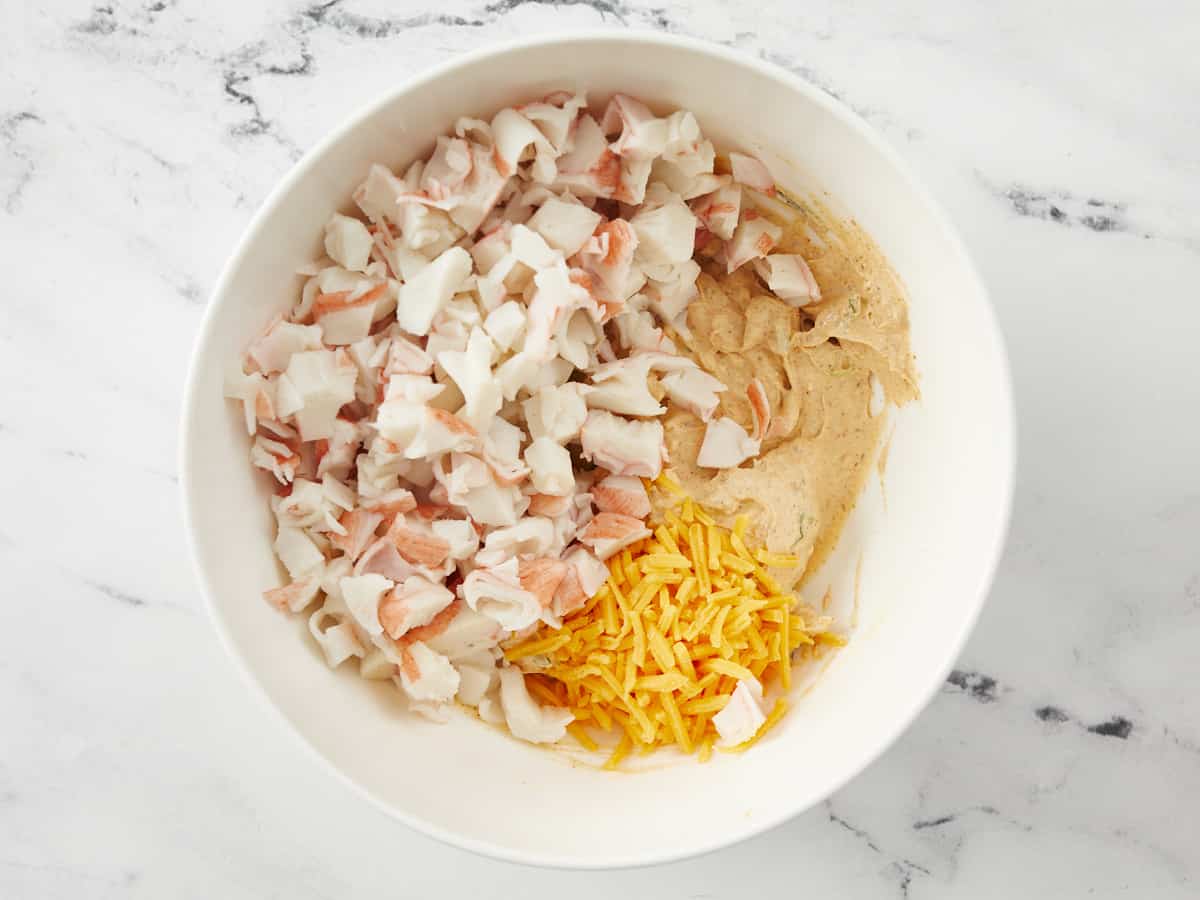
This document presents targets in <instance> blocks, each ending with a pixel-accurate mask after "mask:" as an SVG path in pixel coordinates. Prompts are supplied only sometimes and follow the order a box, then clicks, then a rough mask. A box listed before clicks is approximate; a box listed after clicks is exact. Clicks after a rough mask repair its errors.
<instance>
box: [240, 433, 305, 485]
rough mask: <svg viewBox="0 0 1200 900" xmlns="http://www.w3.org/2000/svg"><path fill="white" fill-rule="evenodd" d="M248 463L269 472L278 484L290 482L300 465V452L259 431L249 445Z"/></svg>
mask: <svg viewBox="0 0 1200 900" xmlns="http://www.w3.org/2000/svg"><path fill="white" fill-rule="evenodd" d="M250 463H251V464H252V465H254V466H256V467H257V468H260V469H265V470H266V471H268V472H270V473H271V474H272V475H274V476H275V480H276V481H278V482H279V483H280V484H291V483H292V481H293V480H294V479H295V477H296V472H297V471H298V469H299V467H300V454H299V453H297V452H296V451H295V450H294V449H293V448H292V447H290V446H288V445H287V444H285V443H283V442H282V441H277V440H274V439H272V438H269V437H267V436H266V435H265V434H261V433H260V434H256V435H255V436H254V443H253V444H251V445H250Z"/></svg>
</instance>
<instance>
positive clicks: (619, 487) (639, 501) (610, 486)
mask: <svg viewBox="0 0 1200 900" xmlns="http://www.w3.org/2000/svg"><path fill="white" fill-rule="evenodd" d="M592 502H593V503H595V504H596V509H598V510H600V512H613V513H620V514H621V515H623V516H631V517H633V518H635V519H644V518H646V516H648V515H650V497H649V496H648V495H647V494H646V487H645V485H643V484H642V481H641V479H640V478H634V477H632V476H630V475H609V476H608V477H607V478H604V479H602V480H601V481H598V482H597V483H596V484H594V485H592Z"/></svg>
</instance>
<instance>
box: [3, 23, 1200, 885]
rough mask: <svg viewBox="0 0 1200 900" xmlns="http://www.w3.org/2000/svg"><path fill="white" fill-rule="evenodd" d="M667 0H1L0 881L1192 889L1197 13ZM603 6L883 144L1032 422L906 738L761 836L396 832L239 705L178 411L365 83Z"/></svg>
mask: <svg viewBox="0 0 1200 900" xmlns="http://www.w3.org/2000/svg"><path fill="white" fill-rule="evenodd" d="M656 2H657V3H658V4H660V5H654V6H648V5H644V4H641V3H634V2H629V0H563V2H558V3H550V2H536V0H494V2H488V0H446V2H443V3H432V2H422V0H408V2H400V0H397V2H384V0H324V2H320V3H316V4H313V5H305V3H304V2H303V0H291V2H286V0H275V2H264V3H247V2H235V0H204V2H200V0H180V2H173V0H158V2H133V0H122V2H111V3H106V4H104V5H98V6H89V5H88V4H87V3H86V2H44V3H37V4H32V3H28V4H26V3H17V2H15V0H14V2H11V3H8V4H6V11H5V14H4V21H5V27H4V28H3V29H2V30H0V49H2V51H3V58H4V60H5V63H4V77H3V78H2V79H0V247H3V259H4V261H5V265H4V274H5V285H4V291H3V294H4V296H3V299H2V300H0V348H2V350H3V352H2V353H0V385H3V387H2V388H0V496H2V497H3V499H4V505H5V514H4V515H3V516H2V517H0V560H2V561H3V566H2V570H3V572H4V578H3V584H4V587H3V590H2V593H3V596H4V600H3V603H2V605H0V610H2V612H0V620H2V621H3V626H2V627H0V710H2V711H3V714H4V722H5V725H4V727H3V728H0V896H3V897H6V898H8V897H11V898H50V897H63V898H83V897H87V898H91V897H154V898H157V897H204V898H209V897H221V898H223V900H233V898H242V897H245V898H251V897H265V896H279V897H288V898H310V897H311V898H317V897H330V898H340V897H346V896H351V895H356V896H413V897H423V896H429V895H432V894H433V892H434V891H435V890H436V891H438V893H439V894H440V895H445V896H451V897H473V896H499V895H509V896H533V895H536V896H550V895H551V894H552V892H556V893H559V894H565V893H566V892H568V891H569V892H570V895H571V896H573V897H577V898H581V900H585V898H593V897H594V898H608V897H611V896H613V895H632V896H653V897H656V898H685V897H687V898H717V897H735V896H736V897H741V896H744V895H746V894H747V893H749V892H750V891H754V892H755V893H762V894H767V893H769V894H770V895H772V896H785V897H792V896H801V895H804V896H816V897H820V896H836V897H840V898H868V897H871V898H873V897H905V898H911V900H925V898H943V897H1000V896H1005V897H1007V896H1035V897H1036V896H1054V897H1082V896H1088V897H1109V896H1117V895H1120V896H1126V895H1128V896H1133V897H1155V898H1172V897H1185V896H1187V897H1194V896H1197V894H1198V893H1200V812H1198V804H1197V800H1198V799H1200V709H1198V706H1197V701H1196V697H1197V688H1196V686H1197V684H1200V652H1197V650H1196V646H1197V641H1198V639H1200V474H1198V472H1200V469H1198V468H1197V462H1198V461H1200V424H1198V423H1197V419H1196V415H1197V412H1198V411H1200V388H1198V385H1200V380H1198V379H1197V366H1196V361H1197V359H1198V358H1200V354H1198V351H1197V346H1198V343H1200V342H1198V340H1197V339H1198V338H1200V304H1198V303H1197V292H1196V285H1197V284H1200V212H1198V210H1200V164H1198V163H1197V154H1196V148H1197V147H1198V146H1200V118H1198V117H1197V115H1196V110H1195V98H1196V97H1197V96H1200V57H1198V56H1197V54H1196V52H1195V48H1196V46H1198V45H1200V16H1198V14H1197V13H1196V11H1195V10H1194V9H1189V8H1188V7H1187V6H1186V5H1185V4H1170V3H1162V4H1154V3H1151V4H1134V3H1133V2H1125V3H1118V4H1107V5H1103V4H1101V5H1097V4H1091V3H1089V4H1083V3H1074V2H1068V3H1059V4H1048V3H1045V2H1033V0H1021V2H1016V3H1009V4H1002V5H995V4H983V3H973V4H964V3H959V2H954V0H926V2H920V3H905V4H893V3H885V2H871V3H856V4H846V3H842V2H835V0H814V2H809V3H804V4H795V3H791V2H787V0H764V2H760V3H758V4H727V3H723V2H719V0H656ZM1150 7H1156V8H1157V9H1152V8H1150ZM596 26H602V27H612V28H625V27H630V28H635V27H636V28H653V29H663V30H666V31H671V32H678V33H686V34H692V35H696V36H699V37H703V38H708V39H711V40H717V41H721V42H724V43H728V44H731V45H733V46H736V47H739V48H742V49H743V50H745V51H746V52H747V53H751V54H756V55H760V56H762V57H764V58H767V59H770V60H772V61H775V62H777V63H779V64H781V65H783V66H785V67H787V68H789V69H792V70H793V71H796V72H798V73H800V74H802V75H803V76H804V77H806V78H808V79H810V80H811V81H813V82H814V83H816V84H817V85H819V86H820V87H822V88H824V89H825V90H827V91H828V92H830V93H831V94H833V95H835V96H837V97H839V98H841V99H842V100H843V101H845V102H846V103H848V104H849V105H850V106H852V107H853V108H854V109H856V110H857V111H859V112H860V113H861V114H862V115H863V116H865V117H866V118H867V119H868V120H869V121H870V122H871V123H872V124H873V125H874V126H875V127H876V128H878V129H879V130H880V131H882V132H883V134H884V135H885V136H886V137H887V138H888V139H889V140H890V141H891V142H892V143H893V144H894V145H895V146H896V147H898V148H899V150H900V152H901V153H902V154H903V155H904V156H905V157H906V158H907V159H908V160H909V161H910V162H911V163H912V165H913V166H914V167H915V168H916V169H917V171H918V173H919V174H920V175H921V176H922V177H923V178H924V179H925V180H926V182H927V183H928V184H929V185H930V186H931V188H932V189H933V192H934V193H935V194H936V195H937V197H938V198H939V199H940V200H941V201H942V202H943V203H944V204H945V205H946V207H947V208H948V209H949V211H950V213H951V215H952V216H953V218H954V219H955V220H956V222H957V223H958V225H959V226H960V228H961V229H962V231H963V233H964V235H965V237H966V240H967V243H968V245H969V246H970V249H971V251H972V252H973V253H974V255H975V258H976V260H977V261H978V263H979V265H980V268H981V269H982V271H983V274H984V276H985V277H986V279H987V281H988V282H989V284H990V286H991V288H992V291H993V296H994V298H995V303H996V305H997V308H998V312H999V317H1000V320H1001V323H1002V325H1003V328H1004V331H1005V334H1006V336H1007V339H1008V342H1009V348H1010V352H1011V355H1012V361H1013V369H1014V376H1015V381H1016V393H1017V401H1018V412H1019V420H1020V432H1021V433H1020V471H1019V477H1018V486H1017V495H1016V503H1015V511H1014V520H1013V528H1012V534H1011V539H1010V542H1009V546H1008V549H1007V552H1006V553H1005V555H1004V559H1003V562H1002V564H1001V567H1000V571H999V575H998V578H997V581H996V585H995V588H994V590H993V592H992V597H991V600H990V602H989V605H988V606H987V609H986V611H985V612H984V615H983V618H982V620H981V622H980V624H979V627H978V630H977V631H976V633H975V635H974V637H973V639H972V640H971V642H970V645H969V646H968V647H967V649H966V651H965V652H964V654H963V657H962V659H961V660H960V662H959V664H958V669H957V670H956V671H955V672H954V674H953V675H952V676H951V677H950V679H949V681H948V682H947V683H946V685H945V687H944V689H943V690H942V692H941V694H940V695H939V696H938V697H937V699H936V700H935V701H934V703H933V704H932V705H931V706H930V707H929V708H928V709H927V710H926V711H925V712H924V714H923V715H921V717H920V718H919V719H918V720H917V722H916V723H915V724H914V725H913V727H912V728H911V729H910V730H909V731H908V732H907V733H906V734H905V735H904V737H903V738H902V739H901V740H900V741H899V742H898V743H897V744H896V745H895V746H894V747H893V748H892V749H891V750H890V751H889V752H888V753H887V754H886V755H885V756H884V757H883V758H882V759H880V760H879V761H878V762H877V763H875V764H874V765H873V766H871V768H870V769H868V770H867V771H866V772H865V773H864V774H863V775H861V776H860V777H859V778H858V779H856V780H855V781H854V782H853V783H852V784H850V785H849V786H848V787H847V788H845V789H844V790H842V791H840V792H839V793H837V794H836V795H835V796H834V797H832V798H831V799H830V800H829V801H827V802H826V803H825V804H823V805H822V806H820V807H818V808H816V809H813V810H812V811H810V812H808V813H806V814H805V815H802V816H800V817H799V818H797V819H795V820H794V821H792V822H790V823H789V824H787V825H785V826H783V827H780V828H778V829H776V830H774V831H772V832H770V833H768V834H766V835H764V836H762V837H760V838H757V839H755V840H752V841H750V842H748V843H746V844H743V845H741V846H738V847H735V848H732V849H730V850H727V851H724V852H720V853H715V854H712V855H710V856H708V857H705V858H702V859H698V860H694V861H690V862H686V863H680V864H676V865H671V866H666V867H661V868H655V869H647V870H637V871H626V872H612V873H598V874H588V875H579V874H572V873H565V872H541V871H531V870H527V869H523V868H521V867H518V866H513V865H507V864H501V863H497V862H493V861H489V860H485V859H481V858H477V857H474V856H472V855H469V854H467V853H465V852H461V851H458V850H455V849H451V848H449V847H445V846H442V845H441V844H438V843H436V842H434V841H432V840H429V839H427V838H425V837H423V836H421V835H418V834H415V833H413V832H411V831H409V830H407V829H406V828H404V827H403V826H401V825H399V824H396V823H394V822H392V821H391V820H389V819H387V818H385V817H384V816H382V815H381V814H379V813H377V812H375V811H374V810H373V809H371V808H369V807H368V806H366V805H365V804H364V803H363V802H362V801H360V800H359V799H358V798H357V797H356V796H354V795H352V794H350V793H349V792H348V791H347V790H346V789H345V788H343V787H342V786H341V785H340V784H338V783H336V782H335V781H334V780H333V779H331V778H329V777H326V776H325V775H324V774H322V773H320V772H319V771H318V770H317V769H316V768H315V767H314V765H313V763H312V761H311V760H310V759H309V757H308V756H307V755H306V754H305V753H303V752H302V751H301V750H300V749H299V748H298V747H297V746H296V744H295V743H294V742H293V740H292V738H291V737H289V736H287V735H286V734H285V733H284V730H283V729H282V728H281V727H280V725H279V724H278V722H277V721H276V720H275V719H274V718H272V717H270V716H269V715H268V714H267V713H266V712H265V711H264V710H263V709H262V708H261V707H260V705H259V702H258V701H257V700H256V699H253V698H251V697H249V696H247V694H246V691H245V689H244V685H243V684H242V682H241V680H240V676H239V675H238V674H237V673H236V672H235V670H234V667H233V666H232V665H231V664H230V663H229V661H228V660H227V659H226V658H225V655H224V651H223V650H222V649H221V647H220V646H219V645H218V642H217V640H216V637H215V635H214V632H213V629H212V628H211V626H210V625H209V622H208V619H207V615H206V613H205V611H204V609H203V606H202V602H201V598H200V596H199V593H198V590H197V588H196V586H195V584H194V581H193V577H192V569H191V562H190V560H189V558H188V555H187V551H186V548H185V545H184V537H183V533H182V527H181V524H180V523H181V517H180V513H179V508H178V505H179V487H178V473H177V470H176V451H177V447H176V421H177V417H178V413H179V406H180V396H181V392H182V387H183V381H184V375H185V368H186V363H187V359H188V355H189V352H190V349H191V344H192V340H193V337H194V336H195V334H196V332H197V328H198V326H199V322H200V318H201V315H202V313H203V311H204V304H205V298H206V296H207V294H208V292H209V290H210V289H211V287H212V284H213V282H214V280H215V278H216V275H217V273H218V271H219V270H220V267H221V265H222V264H223V262H224V259H225V257H226V256H227V255H228V253H229V252H230V250H231V248H232V247H233V246H234V244H235V242H236V240H237V238H238V236H239V234H240V233H241V231H242V229H243V227H244V226H245V224H246V222H247V220H248V219H249V217H250V215H251V214H252V212H253V211H254V209H255V208H256V206H257V205H258V204H259V202H260V201H261V200H262V199H263V197H264V196H265V195H266V193H267V192H268V190H269V189H270V188H271V187H272V186H273V184H274V183H275V182H276V181H277V180H278V179H279V178H280V176H281V175H282V173H283V172H284V171H285V170H286V169H287V168H288V167H289V166H290V165H291V164H292V162H293V161H294V160H295V159H296V158H297V157H298V156H299V155H300V153H301V152H302V150H303V149H304V148H306V147H309V146H311V145H312V144H313V143H314V142H315V141H316V140H317V139H318V138H319V137H320V136H321V135H323V134H324V133H325V132H326V131H327V130H328V129H330V128H331V127H332V126H334V125H335V124H336V123H338V122H339V121H340V120H341V119H342V118H343V117H344V116H345V115H346V113H347V108H348V102H349V105H350V106H357V105H358V104H359V103H360V102H362V101H363V100H364V99H366V98H367V97H368V96H369V95H371V94H374V93H376V92H377V91H378V86H379V85H380V84H382V83H384V82H386V81H390V80H394V79H398V78H402V77H404V76H406V75H408V74H410V73H413V72H417V71H419V70H421V69H423V68H425V67H427V66H429V65H431V64H433V63H436V62H438V61H440V60H443V59H445V58H447V57H449V56H451V55H453V54H455V53H458V52H460V51H462V50H465V49H468V48H472V47H476V46H479V45H481V44H484V43H486V42H490V41H495V40H498V39H503V38H508V37H513V36H519V35H525V34H529V33H531V32H534V31H539V30H549V29H556V30H557V29H569V28H582V27H596ZM351 101H352V102H351ZM1188 360H1191V362H1189V361H1188ZM297 785H303V790H298V789H297Z"/></svg>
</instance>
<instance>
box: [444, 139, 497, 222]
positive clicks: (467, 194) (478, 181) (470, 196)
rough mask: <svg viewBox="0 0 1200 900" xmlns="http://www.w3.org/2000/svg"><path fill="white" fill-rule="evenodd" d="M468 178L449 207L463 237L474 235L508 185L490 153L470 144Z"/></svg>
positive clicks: (484, 148) (487, 149) (490, 149)
mask: <svg viewBox="0 0 1200 900" xmlns="http://www.w3.org/2000/svg"><path fill="white" fill-rule="evenodd" d="M471 160H472V166H471V176H470V178H468V179H467V180H466V182H465V183H464V184H463V185H462V187H460V188H459V194H458V195H457V196H456V197H455V199H454V201H453V206H452V207H451V208H450V218H451V220H452V221H453V222H454V224H455V225H457V226H458V227H459V228H461V229H462V230H463V231H465V232H466V233H467V234H474V232H475V231H476V229H478V228H479V226H480V225H482V224H483V220H484V219H486V218H487V217H488V214H489V213H490V212H491V211H492V209H493V207H495V205H496V204H497V203H498V202H499V200H500V196H501V194H503V193H504V188H505V186H506V185H507V183H508V176H507V175H505V174H503V173H501V172H500V171H499V169H498V167H497V165H496V159H495V158H494V157H493V150H492V148H489V147H484V146H483V145H481V144H476V143H472V144H471Z"/></svg>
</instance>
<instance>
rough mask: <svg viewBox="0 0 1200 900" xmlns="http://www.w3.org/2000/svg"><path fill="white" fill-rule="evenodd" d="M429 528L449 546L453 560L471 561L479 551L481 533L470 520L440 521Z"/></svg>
mask: <svg viewBox="0 0 1200 900" xmlns="http://www.w3.org/2000/svg"><path fill="white" fill-rule="evenodd" d="M429 527H430V528H431V529H432V530H433V533H434V534H436V535H437V536H438V537H439V538H441V539H442V540H443V541H445V542H446V543H447V544H448V545H449V547H450V553H449V556H450V558H451V559H455V560H459V559H470V558H471V557H473V556H474V555H475V551H476V550H478V549H479V532H477V531H476V530H475V526H474V525H472V524H471V520H470V519H438V520H437V521H435V522H433V523H431V524H430V526H429Z"/></svg>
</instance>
